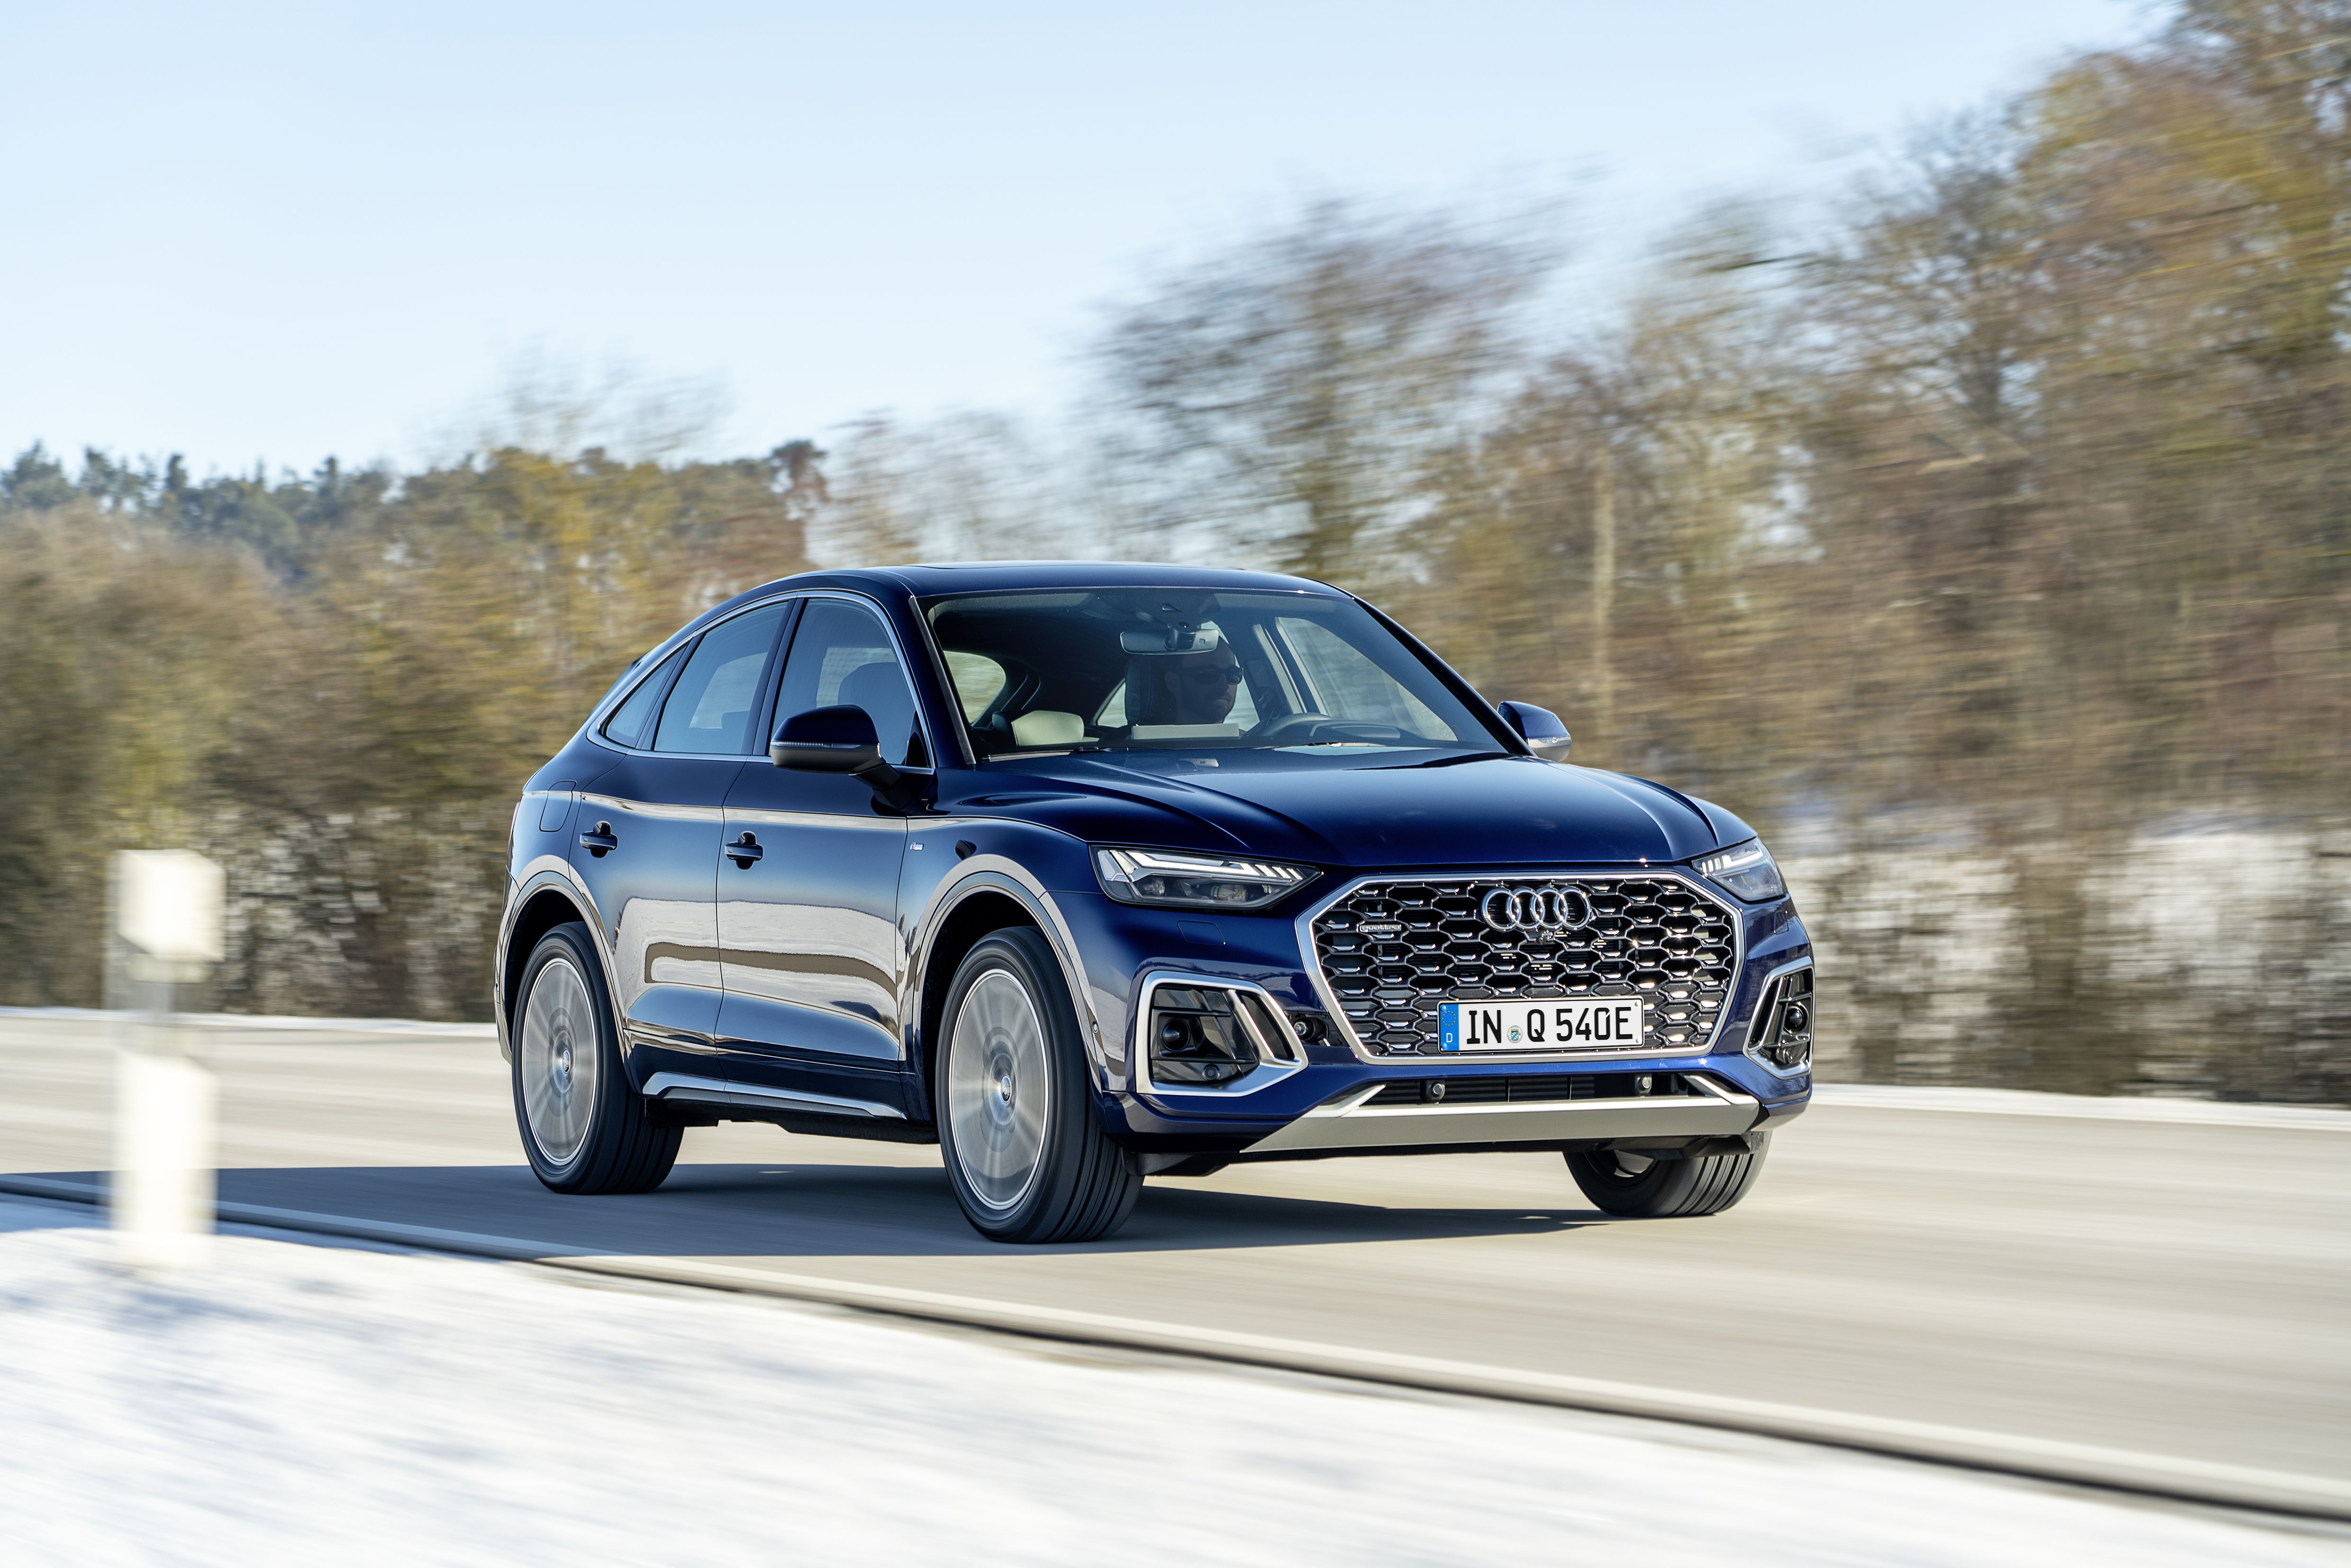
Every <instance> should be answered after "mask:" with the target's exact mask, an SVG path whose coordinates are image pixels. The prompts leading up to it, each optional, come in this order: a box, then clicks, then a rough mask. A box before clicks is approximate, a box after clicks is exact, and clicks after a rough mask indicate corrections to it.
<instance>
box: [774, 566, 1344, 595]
mask: <svg viewBox="0 0 2351 1568" xmlns="http://www.w3.org/2000/svg"><path fill="white" fill-rule="evenodd" d="M788 588H854V589H862V590H864V591H867V592H869V593H872V592H888V591H892V590H896V591H901V592H907V593H912V594H914V595H915V596H917V597H919V598H929V597H931V596H932V595H934V594H941V593H1001V592H1007V591H1013V592H1018V591H1029V592H1036V591H1053V590H1058V589H1074V588H1210V589H1227V590H1244V589H1256V590H1259V591H1275V592H1290V593H1319V594H1326V595H1337V594H1338V592H1339V591H1338V590H1337V589H1334V588H1332V587H1331V586H1329V585H1328V584H1326V583H1321V582H1314V581H1311V580H1308V579H1306V578H1302V577H1284V576H1282V575H1281V574H1280V573H1279V572H1270V571H1228V570H1222V569H1220V568H1215V567H1200V566H1164V565H1153V564H1150V563H1148V562H1142V561H1126V560H989V561H972V562H968V563H959V562H958V563H946V564H939V565H922V566H886V567H862V568H853V569H848V570H836V571H804V572H800V573H799V574H797V575H795V576H792V577H786V578H778V580H775V581H773V582H769V583H765V584H762V585H761V586H760V587H758V588H756V589H753V590H752V591H750V592H749V593H746V594H741V595H738V596H737V597H738V598H741V599H752V598H757V597H758V596H759V595H761V594H768V593H774V592H777V591H779V590H782V589H788ZM730 602H731V601H730Z"/></svg>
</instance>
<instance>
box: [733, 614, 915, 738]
mask: <svg viewBox="0 0 2351 1568" xmlns="http://www.w3.org/2000/svg"><path fill="white" fill-rule="evenodd" d="M688 674H692V672H691V671H689V672H688ZM839 704H847V705H849V706H853V707H862V708H863V709H864V710H865V712H866V714H867V716H869V717H871V718H872V720H873V732H874V733H875V734H876V735H878V736H880V737H882V759H883V761H884V762H889V763H893V764H896V765H899V766H902V767H903V766H905V765H907V763H908V759H909V758H913V763H914V766H917V767H922V766H927V765H928V759H927V758H925V757H923V756H922V755H921V742H920V740H919V739H918V738H917V737H916V731H915V727H914V688H913V687H912V686H910V685H907V684H906V672H905V670H904V668H903V667H901V666H900V664H899V663H898V653H897V650H896V649H894V648H893V647H892V646H891V645H890V633H889V632H886V631H885V630H883V625H882V622H881V621H880V620H879V619H878V618H877V617H876V616H875V615H874V613H873V612H872V611H871V610H868V609H866V608H865V607H864V606H863V605H862V604H852V603H851V602H849V601H847V600H843V599H811V600H810V601H808V608H807V609H805V610H803V611H801V612H800V625H799V631H797V632H793V633H792V652H791V656H790V657H789V659H787V660H785V661H784V685H783V689H782V691H781V692H780V693H779V694H778V695H777V697H776V719H777V722H778V724H780V723H781V722H782V721H783V720H785V719H788V718H789V717H791V716H792V715H794V714H796V713H806V712H807V711H808V710H809V709H810V708H813V707H832V706H836V705H839Z"/></svg>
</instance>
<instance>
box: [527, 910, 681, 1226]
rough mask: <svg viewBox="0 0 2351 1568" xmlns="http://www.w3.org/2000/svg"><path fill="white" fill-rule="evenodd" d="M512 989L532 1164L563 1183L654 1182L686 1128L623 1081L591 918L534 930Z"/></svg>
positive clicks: (622, 1185) (645, 1188) (559, 1186)
mask: <svg viewBox="0 0 2351 1568" xmlns="http://www.w3.org/2000/svg"><path fill="white" fill-rule="evenodd" d="M515 995H516V996H517V998H520V999H519V1001H518V1002H517V1006H516V1008H515V1022H514V1024H513V1030H514V1066H513V1071H512V1072H511V1074H510V1077H511V1079H512V1081H513V1085H514V1103H515V1124H516V1126H517V1130H518V1131H520V1133H521V1134H522V1148H523V1153H524V1154H525V1155H528V1156H529V1159H530V1168H531V1171H532V1173H533V1174H534V1175H536V1176H538V1179H539V1180H540V1181H541V1182H543V1183H545V1184H546V1185H547V1186H549V1188H551V1189H553V1190H554V1191H556V1192H564V1193H592V1194H606V1193H622V1192H651V1191H653V1188H655V1187H657V1186H661V1184H662V1183H663V1181H664V1180H665V1179H667V1177H668V1176H669V1172H670V1167H671V1166H674V1165H675V1164H676V1163H677V1146H678V1143H679V1141H680V1139H681V1138H683V1137H684V1129H682V1128H680V1127H677V1126H674V1125H667V1124H663V1123H662V1122H660V1121H658V1120H656V1118H655V1113H654V1110H653V1106H652V1105H651V1104H649V1103H647V1102H646V1100H645V1098H644V1096H643V1095H642V1094H639V1093H638V1092H636V1090H635V1089H634V1088H633V1087H632V1085H631V1084H630V1082H629V1074H628V1071H627V1070H626V1069H625V1068H623V1067H622V1064H621V1042H620V1031H619V1030H617V1029H615V1028H614V1027H613V1022H612V1004H611V998H610V996H609V994H608V993H607V992H606V991H605V988H604V969H603V966H602V965H601V964H600V963H598V962H597V960H596V946H595V944H594V943H593V942H591V941H590V939H589V936H588V927H587V926H585V925H581V924H580V922H578V921H576V920H575V921H571V922H569V923H568V924H566V925H559V926H557V927H556V928H555V929H554V930H552V931H549V933H548V934H547V935H546V936H542V937H540V938H539V939H538V946H536V947H534V948H532V949H531V953H530V961H529V962H528V964H526V965H525V966H524V967H523V972H522V984H521V985H520V986H518V987H517V988H516V990H515Z"/></svg>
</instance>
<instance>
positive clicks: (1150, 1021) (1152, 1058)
mask: <svg viewBox="0 0 2351 1568" xmlns="http://www.w3.org/2000/svg"><path fill="white" fill-rule="evenodd" d="M1143 1039H1144V1054H1145V1056H1146V1058H1147V1059H1148V1061H1149V1068H1150V1076H1151V1080H1152V1081H1153V1082H1158V1083H1167V1084H1181V1085H1199V1086H1202V1087H1222V1086H1224V1085H1226V1084H1229V1083H1237V1082H1239V1081H1240V1080H1242V1079H1244V1078H1246V1077H1248V1076H1249V1074H1250V1073H1252V1072H1255V1071H1258V1070H1259V1069H1260V1068H1262V1067H1266V1066H1269V1065H1274V1066H1283V1067H1295V1066H1297V1065H1299V1064H1301V1061H1303V1058H1302V1057H1301V1054H1300V1052H1299V1049H1298V1040H1297V1037H1296V1035H1295V1034H1293V1033H1292V1032H1291V1030H1290V1028H1289V1027H1288V1026H1286V1025H1285V1024H1284V1023H1283V1022H1282V1021H1281V1020H1280V1018H1279V1016H1278V1015H1277V1014H1276V1013H1275V1012H1274V1010H1273V1009H1270V1008H1269V1007H1267V1006H1266V1005H1265V1003H1264V1002H1263V1001H1261V1000H1259V998H1257V997H1256V996H1255V995H1253V994H1251V993H1249V992H1247V991H1234V990H1227V989H1225V988H1222V987H1219V986H1207V985H1166V984H1161V985H1157V986H1155V987H1154V988H1152V992H1151V1010H1150V1013H1149V1015H1148V1016H1147V1017H1146V1018H1145V1019H1144V1034H1143Z"/></svg>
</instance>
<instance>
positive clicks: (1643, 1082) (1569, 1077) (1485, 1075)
mask: <svg viewBox="0 0 2351 1568" xmlns="http://www.w3.org/2000/svg"><path fill="white" fill-rule="evenodd" d="M1440 1085H1441V1086H1442V1087H1443V1089H1444V1092H1443V1093H1441V1094H1440V1093H1437V1092H1435V1091H1436V1089H1437V1087H1438V1086H1440ZM1691 1092H1692V1091H1691V1090H1690V1088H1689V1086H1688V1082H1687V1080H1686V1079H1685V1078H1684V1076H1683V1075H1682V1074H1681V1073H1678V1072H1513V1073H1510V1074H1509V1075H1507V1076H1505V1075H1504V1074H1502V1073H1499V1072H1481V1073H1479V1075H1478V1076H1477V1077H1475V1078H1409V1079H1406V1080H1405V1081H1404V1082H1401V1083H1388V1084H1383V1085H1382V1086H1381V1088H1380V1092H1378V1093H1376V1094H1374V1095H1373V1096H1372V1097H1371V1098H1370V1099H1369V1100H1367V1101H1365V1102H1364V1103H1365V1104H1367V1105H1439V1104H1442V1105H1504V1104H1525V1103H1530V1102H1533V1101H1543V1100H1637V1099H1642V1098H1646V1097H1648V1096H1653V1095H1667V1096H1687V1095H1688V1094H1690V1093H1691Z"/></svg>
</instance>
